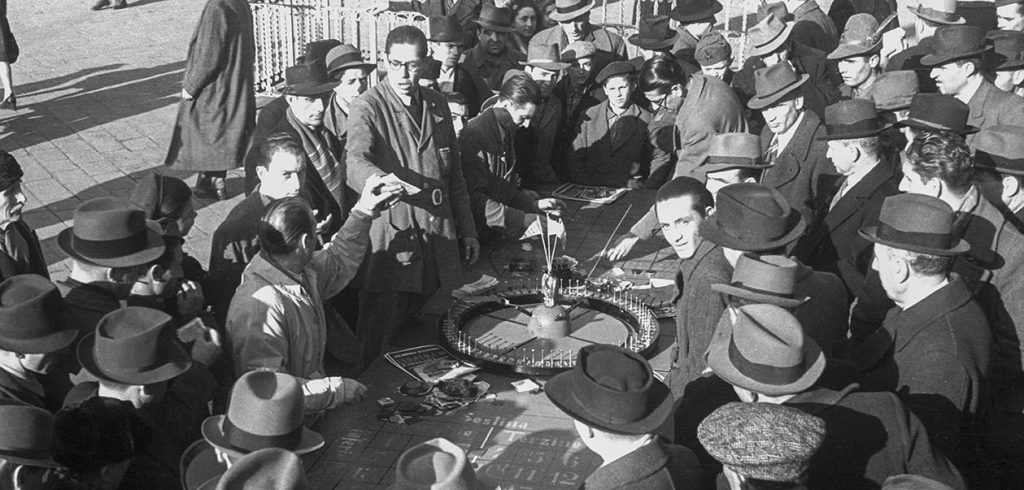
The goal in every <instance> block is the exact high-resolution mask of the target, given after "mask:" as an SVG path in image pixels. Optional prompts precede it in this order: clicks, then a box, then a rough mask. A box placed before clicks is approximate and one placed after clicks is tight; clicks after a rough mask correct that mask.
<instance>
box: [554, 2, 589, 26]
mask: <svg viewBox="0 0 1024 490" xmlns="http://www.w3.org/2000/svg"><path fill="white" fill-rule="evenodd" d="M593 9H594V2H593V1H591V2H590V3H589V4H587V5H586V6H585V7H582V8H580V9H578V10H573V11H572V12H566V13H564V14H562V13H559V12H558V11H554V12H551V14H550V15H548V18H549V19H551V20H553V21H555V22H567V21H570V20H573V19H575V18H576V17H579V16H581V15H583V14H585V13H587V12H590V11H591V10H593Z"/></svg>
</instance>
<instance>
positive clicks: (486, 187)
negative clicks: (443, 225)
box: [461, 107, 536, 232]
mask: <svg viewBox="0 0 1024 490" xmlns="http://www.w3.org/2000/svg"><path fill="white" fill-rule="evenodd" d="M516 131H517V128H516V127H515V124H514V123H513V122H512V117H511V116H510V115H509V113H508V111H506V110H505V109H503V108H501V107H491V108H489V109H487V110H485V111H483V112H481V113H480V115H479V116H477V117H475V118H473V120H471V121H469V123H468V124H466V129H465V130H463V132H462V140H461V144H462V154H461V155H462V173H463V174H464V175H465V177H466V187H467V189H468V191H469V200H470V203H471V204H472V208H473V218H474V220H475V221H476V225H477V227H478V228H479V229H484V228H487V227H492V226H496V227H500V228H506V229H509V231H511V232H515V229H514V228H515V227H518V226H522V224H523V216H522V215H523V213H524V212H526V211H530V210H532V209H533V208H534V201H535V200H536V195H535V194H533V193H531V192H527V191H524V190H523V189H521V188H520V180H521V179H520V178H519V160H518V158H516V155H515V150H514V147H515V133H516ZM510 208H511V209H510Z"/></svg>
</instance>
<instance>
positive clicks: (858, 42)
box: [808, 2, 882, 99]
mask: <svg viewBox="0 0 1024 490" xmlns="http://www.w3.org/2000/svg"><path fill="white" fill-rule="evenodd" d="M808 3H813V2H808ZM878 30H879V29H878V21H877V20H875V18H874V17H873V16H871V15H870V14H854V15H853V16H851V17H850V20H848V21H847V22H846V28H845V29H844V30H843V37H842V38H840V40H839V46H838V47H837V48H836V49H834V50H833V51H832V52H830V53H829V54H828V59H829V60H835V61H837V62H838V64H839V76H841V77H842V78H843V84H842V85H840V86H839V93H840V95H842V96H843V97H844V98H847V99H866V98H867V97H868V91H869V90H871V85H872V84H874V83H875V80H876V79H877V78H878V75H879V73H880V72H881V61H882V58H881V55H880V53H881V50H882V36H881V35H880V33H879V32H878Z"/></svg>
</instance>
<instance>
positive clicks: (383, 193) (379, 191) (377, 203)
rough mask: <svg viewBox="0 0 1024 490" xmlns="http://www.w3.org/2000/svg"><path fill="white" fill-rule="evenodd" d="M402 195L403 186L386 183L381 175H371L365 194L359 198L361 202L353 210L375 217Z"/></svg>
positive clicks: (364, 190) (365, 186)
mask: <svg viewBox="0 0 1024 490" xmlns="http://www.w3.org/2000/svg"><path fill="white" fill-rule="evenodd" d="M401 193H402V186H400V185H398V184H388V183H385V182H384V181H383V178H382V177H381V176H380V175H371V176H370V177H369V178H368V179H366V184H364V185H363V193H362V194H361V195H360V196H359V202H357V203H356V205H355V206H354V207H353V209H358V210H360V211H362V212H363V213H365V214H368V215H370V216H374V215H376V214H377V212H378V211H380V210H381V209H384V208H385V207H386V206H387V205H388V204H389V203H390V201H391V200H393V199H397V198H398V197H399V196H400V195H401Z"/></svg>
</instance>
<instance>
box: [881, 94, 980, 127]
mask: <svg viewBox="0 0 1024 490" xmlns="http://www.w3.org/2000/svg"><path fill="white" fill-rule="evenodd" d="M970 115H971V108H970V106H968V105H967V104H965V103H963V102H961V101H960V99H957V98H956V97H953V96H952V95H942V94H917V95H915V96H914V98H913V99H912V100H911V101H910V112H909V113H908V114H907V118H906V119H904V120H902V121H900V122H899V124H900V125H903V126H909V127H911V128H914V129H919V130H921V131H949V132H952V133H957V134H971V133H976V132H978V128H976V127H974V126H970V125H968V124H967V118H968V116H970Z"/></svg>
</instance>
